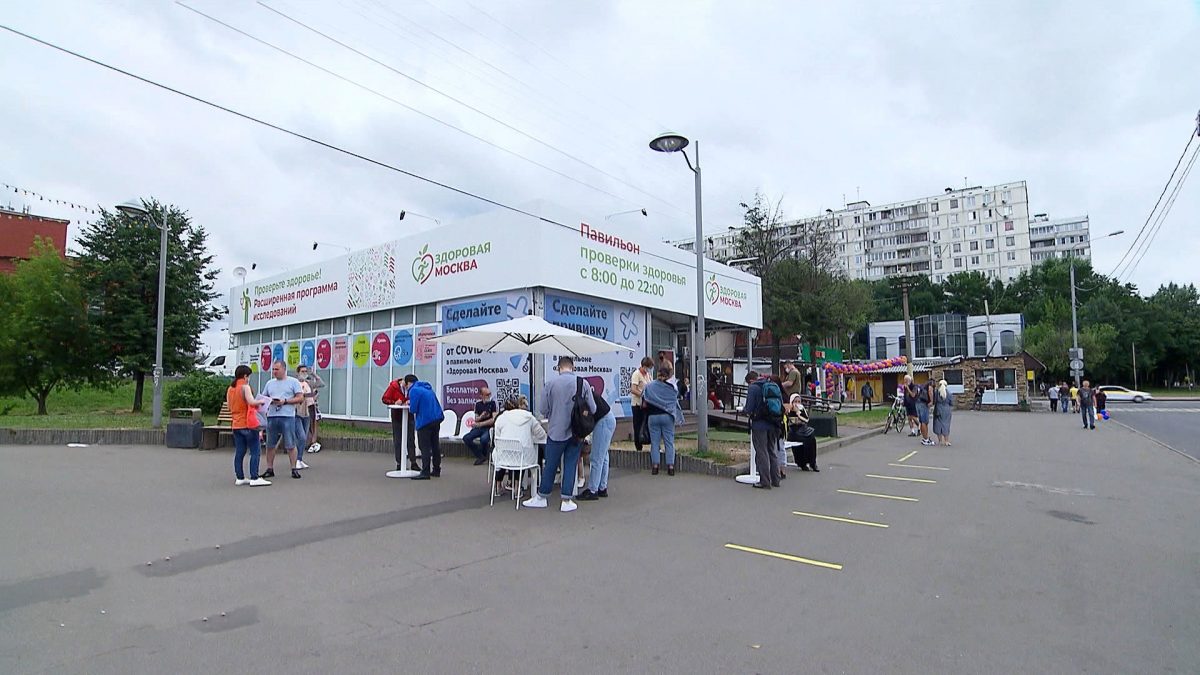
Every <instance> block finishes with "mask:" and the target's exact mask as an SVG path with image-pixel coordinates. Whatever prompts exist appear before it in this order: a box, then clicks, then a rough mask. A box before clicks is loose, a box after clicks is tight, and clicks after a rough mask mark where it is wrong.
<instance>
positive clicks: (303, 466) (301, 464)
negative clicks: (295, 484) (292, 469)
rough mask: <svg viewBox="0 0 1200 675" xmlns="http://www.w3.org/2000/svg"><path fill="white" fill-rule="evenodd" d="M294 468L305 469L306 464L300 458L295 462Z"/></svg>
mask: <svg viewBox="0 0 1200 675" xmlns="http://www.w3.org/2000/svg"><path fill="white" fill-rule="evenodd" d="M296 468H297V469H307V468H308V465H307V464H305V463H304V460H300V461H298V462H296Z"/></svg>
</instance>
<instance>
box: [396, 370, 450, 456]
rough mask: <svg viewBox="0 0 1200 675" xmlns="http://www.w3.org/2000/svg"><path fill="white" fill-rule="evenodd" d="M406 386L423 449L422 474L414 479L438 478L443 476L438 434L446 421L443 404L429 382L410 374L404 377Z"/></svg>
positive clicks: (418, 438) (418, 440) (419, 443)
mask: <svg viewBox="0 0 1200 675" xmlns="http://www.w3.org/2000/svg"><path fill="white" fill-rule="evenodd" d="M404 384H405V386H406V388H407V389H408V405H409V408H410V409H411V410H412V414H413V418H414V419H415V420H416V425H417V444H418V445H420V447H421V473H419V474H417V475H416V476H413V477H412V479H413V480H429V478H430V476H432V477H434V478H437V477H438V476H441V475H442V451H441V448H439V447H438V432H439V431H441V428H442V420H444V419H446V415H445V414H444V413H443V412H442V404H441V403H438V400H437V396H436V395H434V393H433V387H431V386H430V385H429V383H428V382H423V381H421V380H418V379H417V376H416V375H412V374H409V375H405V376H404ZM431 462H432V468H431V467H430V463H431Z"/></svg>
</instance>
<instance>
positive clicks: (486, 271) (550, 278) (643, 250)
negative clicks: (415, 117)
mask: <svg viewBox="0 0 1200 675" xmlns="http://www.w3.org/2000/svg"><path fill="white" fill-rule="evenodd" d="M528 208H529V209H530V212H531V213H536V214H539V217H538V218H534V217H531V216H529V215H525V214H521V213H514V212H510V211H501V210H498V211H492V212H488V213H484V214H480V215H478V216H474V217H471V218H467V219H463V220H460V221H457V222H455V223H453V224H449V225H446V226H443V227H440V228H437V229H434V230H430V231H427V232H421V233H418V234H414V235H412V236H409V237H405V238H403V239H397V240H395V241H390V242H385V243H382V244H379V245H376V246H373V247H371V248H367V249H363V250H359V251H353V252H351V253H349V254H347V255H344V256H340V257H337V258H333V259H331V260H328V261H325V262H323V263H321V264H319V265H311V266H308V267H303V268H300V269H297V270H294V271H291V272H288V273H286V274H282V275H278V276H275V277H270V278H267V279H262V280H256V281H253V282H249V283H246V284H245V285H242V286H238V287H235V288H233V289H231V297H230V305H229V306H230V314H229V324H230V330H231V331H232V332H233V333H235V334H236V333H241V332H245V331H247V330H253V329H255V328H262V327H266V326H279V325H289V324H296V323H303V322H306V321H315V320H318V319H328V318H332V317H339V316H348V315H351V314H358V313H361V312H367V311H371V310H374V309H380V308H390V307H399V306H405V305H416V304H423V303H431V302H457V299H458V298H470V297H477V296H482V295H486V294H488V293H491V292H493V291H494V289H497V288H512V287H521V288H534V287H539V286H540V287H544V288H547V289H559V290H561V291H566V292H570V293H579V294H583V295H588V296H592V297H596V298H606V299H609V300H612V301H615V302H622V303H626V304H629V305H633V306H638V307H644V308H648V309H655V310H665V311H670V312H674V313H678V314H683V315H686V316H694V315H695V312H696V283H697V279H696V267H695V257H694V256H693V255H692V254H691V253H689V252H687V251H683V250H680V249H678V248H675V247H673V246H671V245H669V244H664V243H662V242H660V241H658V240H657V239H656V238H655V236H654V235H652V234H650V233H648V232H647V231H644V230H643V231H636V230H622V229H619V228H618V227H617V226H616V225H615V224H612V223H604V224H603V225H602V226H599V225H591V224H589V223H588V222H587V221H586V220H584V219H581V218H580V217H579V216H578V215H576V214H573V213H572V212H571V211H569V210H567V209H563V208H560V207H556V206H553V205H550V204H546V203H537V204H535V205H533V206H529V207H528ZM703 290H704V302H705V303H706V304H705V313H706V315H707V316H708V317H709V318H711V319H714V320H719V321H725V322H728V323H732V324H736V325H741V326H747V327H750V328H760V327H761V326H762V303H761V285H760V282H759V280H758V278H757V277H754V276H752V275H749V274H746V273H744V272H741V271H739V270H735V269H733V268H731V267H727V266H725V265H722V264H720V263H717V262H713V261H708V262H706V263H705V278H704V281H703Z"/></svg>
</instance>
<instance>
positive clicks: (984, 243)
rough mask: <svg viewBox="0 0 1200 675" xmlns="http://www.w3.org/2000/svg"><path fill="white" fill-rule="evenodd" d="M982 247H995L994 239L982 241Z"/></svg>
mask: <svg viewBox="0 0 1200 675" xmlns="http://www.w3.org/2000/svg"><path fill="white" fill-rule="evenodd" d="M983 247H984V248H996V240H995V239H988V240H987V241H985V242H983Z"/></svg>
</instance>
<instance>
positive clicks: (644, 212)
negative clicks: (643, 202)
mask: <svg viewBox="0 0 1200 675" xmlns="http://www.w3.org/2000/svg"><path fill="white" fill-rule="evenodd" d="M642 215H643V216H649V215H650V214H649V213H647V212H646V209H642Z"/></svg>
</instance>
